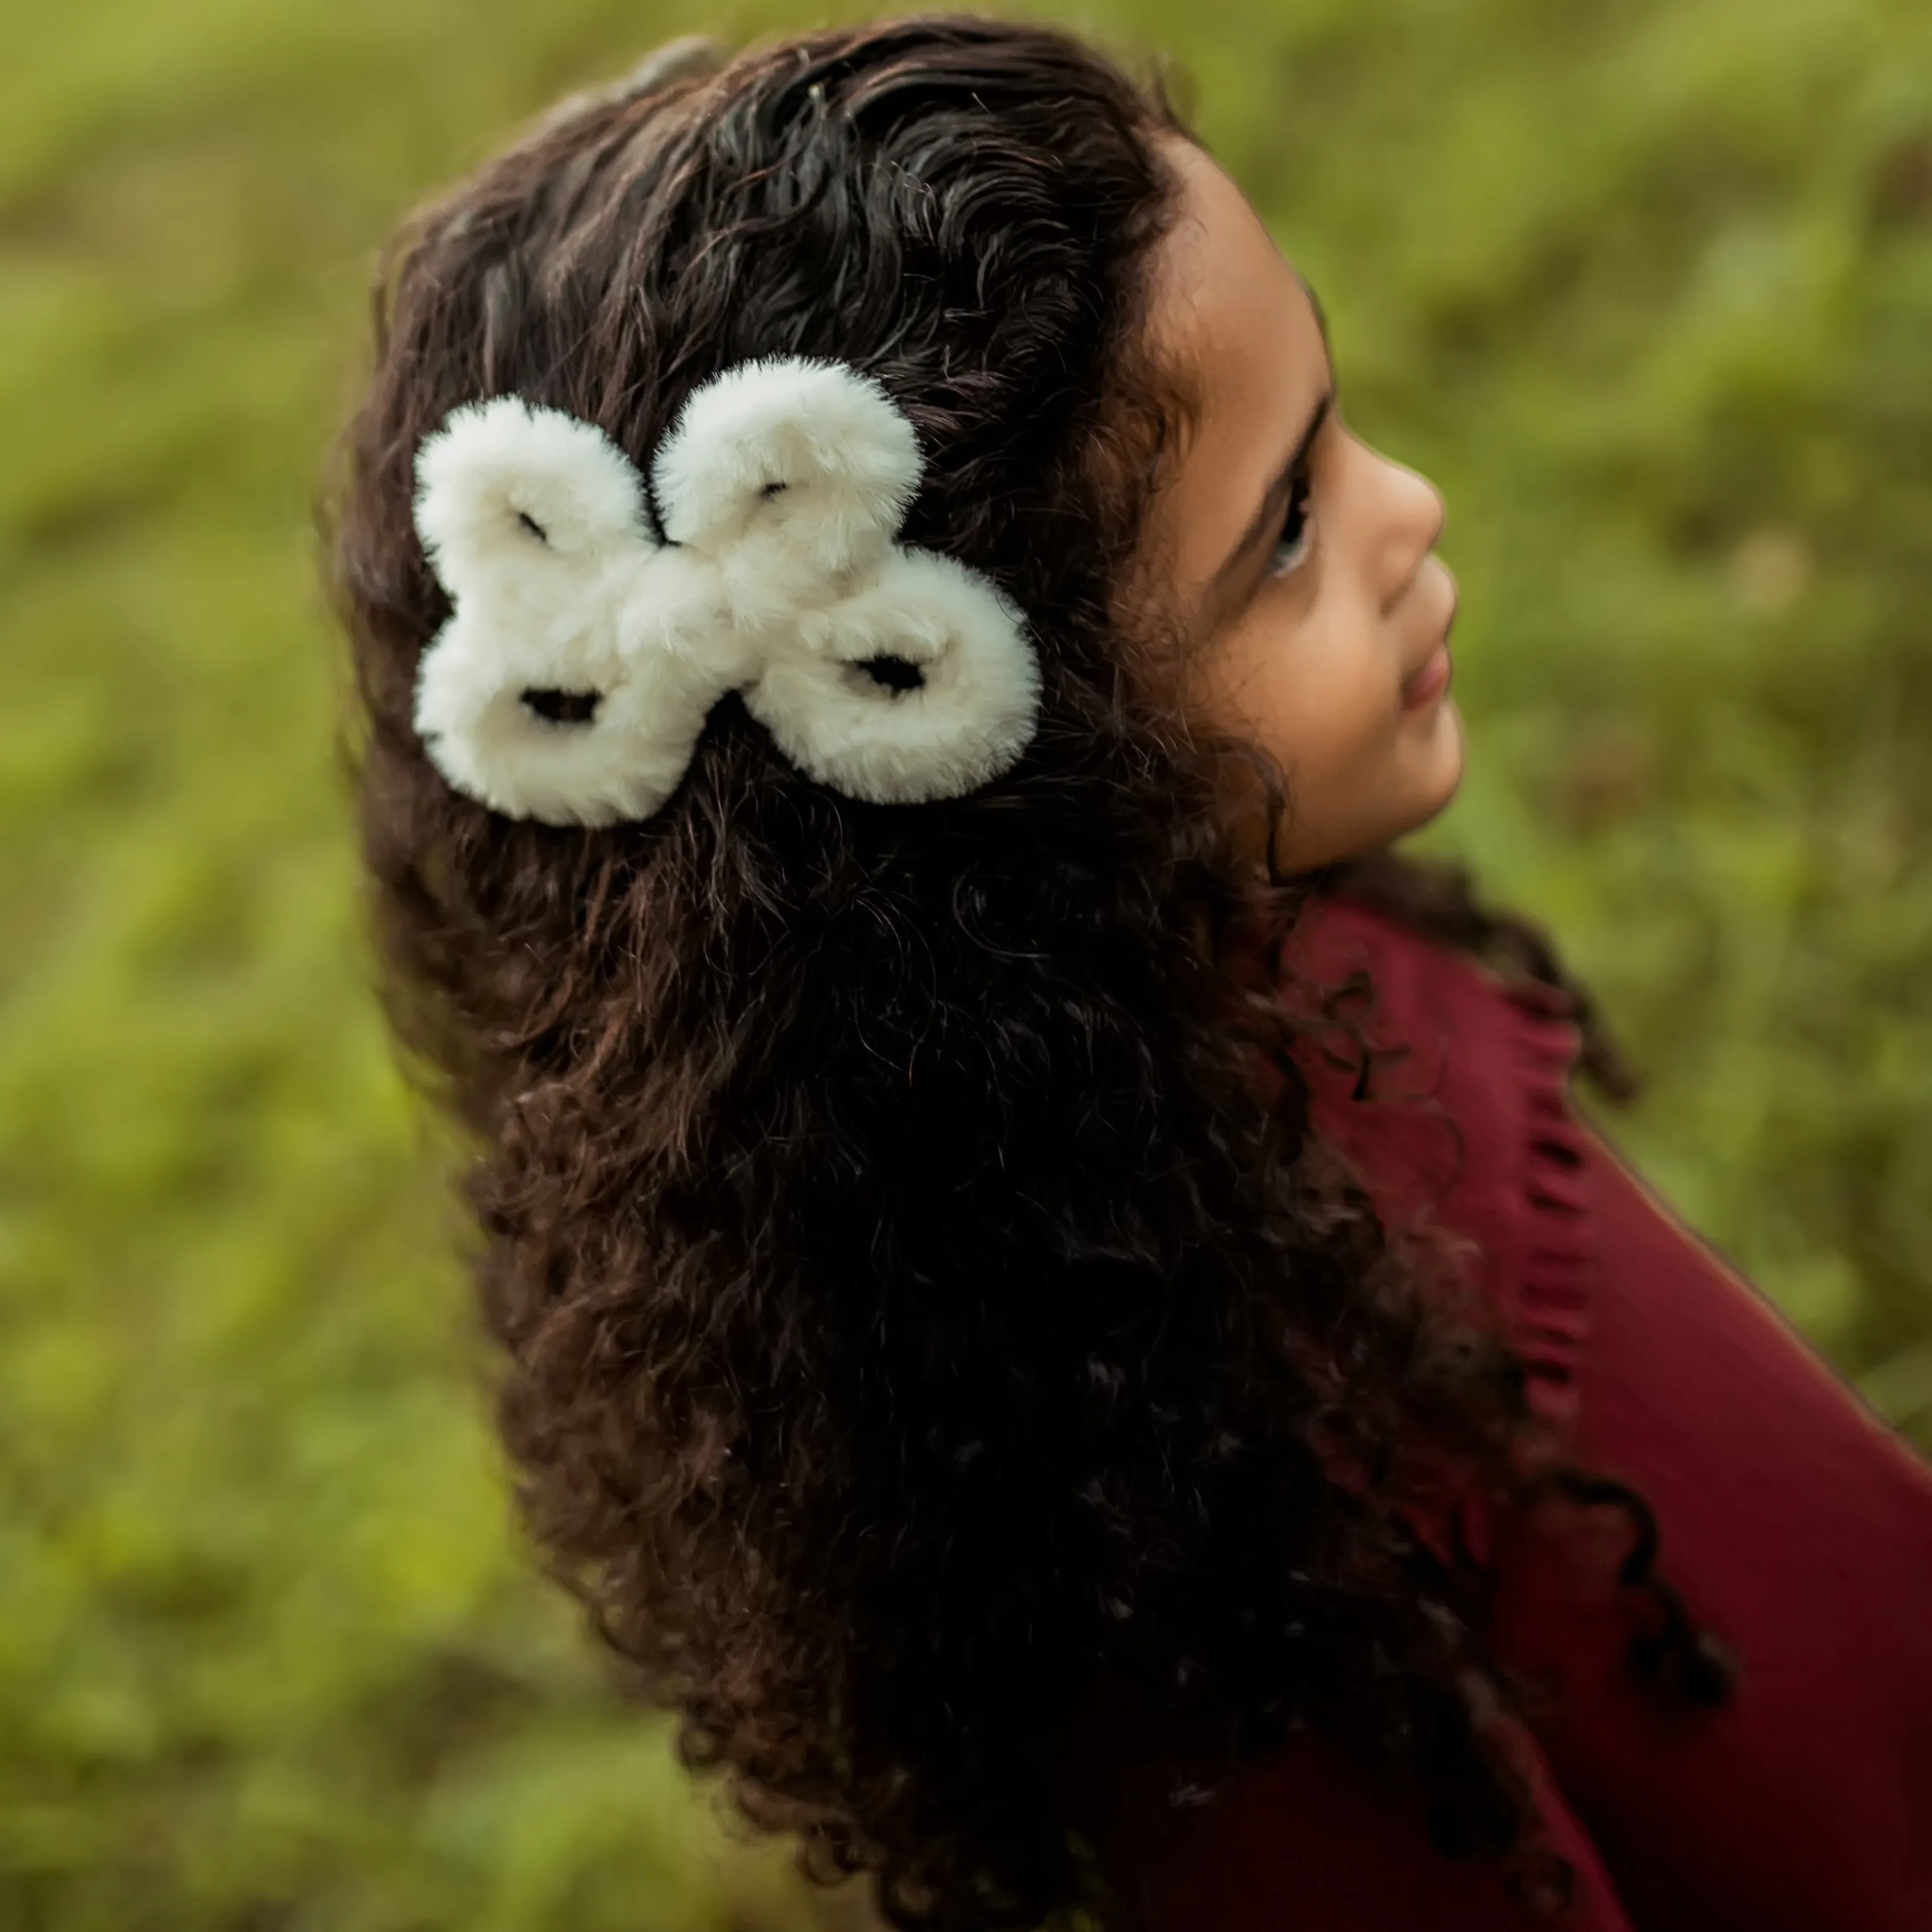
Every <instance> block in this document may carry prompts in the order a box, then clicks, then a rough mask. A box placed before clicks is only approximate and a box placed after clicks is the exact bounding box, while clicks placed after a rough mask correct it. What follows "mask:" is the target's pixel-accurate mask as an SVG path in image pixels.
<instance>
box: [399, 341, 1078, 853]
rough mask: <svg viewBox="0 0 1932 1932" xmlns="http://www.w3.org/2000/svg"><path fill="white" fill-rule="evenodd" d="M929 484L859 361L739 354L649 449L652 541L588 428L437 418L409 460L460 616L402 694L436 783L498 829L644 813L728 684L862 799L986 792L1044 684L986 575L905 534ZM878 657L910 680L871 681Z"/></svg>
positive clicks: (636, 496)
mask: <svg viewBox="0 0 1932 1932" xmlns="http://www.w3.org/2000/svg"><path fill="white" fill-rule="evenodd" d="M920 467H921V464H920V459H919V445H918V440H917V438H916V436H915V435H914V434H913V428H912V425H911V424H910V422H907V420H906V419H905V417H904V415H903V414H902V413H901V412H900V410H898V408H897V407H895V405H894V404H893V403H892V400H891V398H889V397H888V396H887V395H886V392H884V390H883V389H881V388H880V386H879V385H878V384H877V383H874V381H872V380H871V379H870V378H869V377H865V376H862V375H861V374H859V372H858V371H856V370H854V369H852V368H849V367H848V366H847V365H844V364H842V363H837V362H811V361H807V360H805V359H785V360H782V361H769V362H746V363H741V364H739V365H738V366H737V367H736V368H733V369H728V370H727V371H725V372H724V374H722V375H720V376H718V377H714V378H713V379H712V380H711V381H710V382H709V383H706V384H705V385H704V386H703V387H702V388H700V389H698V390H697V391H696V392H694V394H693V395H691V398H690V399H689V401H688V402H687V403H686V404H685V407H684V409H683V410H682V413H681V414H680V415H679V418H678V420H677V422H676V425H675V426H674V427H673V429H672V430H671V431H670V434H669V435H667V437H665V438H664V441H663V443H661V445H660V446H659V447H658V452H657V455H656V458H655V461H654V462H653V463H652V479H653V481H654V483H655V489H656V498H657V504H658V513H659V515H660V516H661V519H662V523H663V527H664V535H665V538H666V539H667V541H664V542H663V543H660V542H659V541H658V540H657V538H655V536H654V535H652V532H651V528H650V525H649V520H648V518H647V515H646V508H645V502H644V489H643V478H641V477H640V475H638V473H637V469H635V468H634V466H633V465H632V464H631V461H630V460H629V459H628V458H627V457H626V456H625V455H624V454H623V452H622V451H621V450H619V449H618V448H617V447H616V445H615V444H613V443H611V442H610V440H609V439H608V438H607V437H605V436H604V434H603V432H602V431H600V430H598V429H597V428H595V427H594V426H592V425H591V424H589V423H586V422H581V421H580V420H579V419H577V418H576V417H574V416H567V415H565V414H564V413H562V411H560V410H549V409H543V408H540V407H537V406H536V405H535V404H530V403H526V402H525V401H523V399H522V398H520V397H517V396H499V397H496V398H494V399H493V400H492V401H488V402H484V403H475V404H467V405H466V406H465V407H463V408H460V409H458V410H455V411H454V412H452V414H451V415H450V416H449V418H448V419H447V420H446V422H444V424H443V427H442V428H440V430H438V431H437V432H436V433H435V434H434V435H432V436H431V437H427V438H425V440H424V443H423V444H422V448H421V449H420V450H419V452H418V453H417V458H416V484H417V490H416V528H417V530H418V532H419V534H420V535H421V536H422V541H423V545H424V548H425V551H426V552H427V553H428V557H429V559H430V563H431V568H433V569H434V571H435V572H436V574H437V578H438V580H440V582H441V583H442V585H443V588H444V589H445V590H446V591H447V592H449V596H450V599H451V601H452V606H453V609H452V614H451V616H450V618H449V622H447V623H446V625H444V626H443V628H442V630H441V631H439V632H438V633H437V635H436V637H435V638H434V640H433V641H432V642H431V645H430V646H429V648H428V649H427V650H426V651H425V652H424V654H423V658H422V667H421V670H420V671H419V676H418V680H417V685H416V729H417V730H418V732H419V733H420V734H421V736H422V739H423V742H424V744H425V746H426V747H427V748H428V752H429V755H430V757H431V759H432V760H433V761H434V763H435V765H436V766H437V769H438V770H439V771H440V772H442V774H443V776H444V778H446V779H447V780H448V781H449V783H450V784H451V785H452V786H453V787H455V789H456V790H458V791H460V792H463V793H466V795H467V796H470V797H472V798H475V799H478V800H479V801H481V802H482V803H483V804H484V805H488V806H489V807H490V808H491V809H492V810H493V811H499V812H501V813H502V814H505V816H506V817H511V818H534V819H538V820H542V821H544V823H547V824H552V825H588V826H602V825H610V824H615V823H619V821H622V820H631V819H642V818H648V817H650V816H651V814H652V813H654V812H655V811H657V810H658V808H659V807H660V806H661V805H663V803H664V801H665V800H666V799H667V798H668V797H669V796H670V794H671V793H672V792H673V790H676V787H677V784H678V782H679V780H680V779H681V778H682V777H683V775H684V773H685V769H686V768H687V766H688V765H689V763H690V762H691V754H692V752H693V751H694V749H695V748H696V746H697V738H698V734H699V733H700V731H701V730H703V724H704V720H705V718H706V715H708V714H709V712H710V709H711V707H712V706H713V705H714V704H715V703H717V701H718V699H719V698H720V697H723V696H724V694H725V693H726V692H727V691H734V690H735V691H742V694H743V695H744V700H745V706H746V708H747V709H748V710H749V711H750V712H751V715H753V716H754V718H757V720H758V721H759V722H760V724H763V726H764V727H765V728H766V730H768V731H769V732H770V733H771V734H772V739H773V740H774V742H775V743H776V744H777V745H778V748H780V750H781V751H783V752H784V754H785V755H786V756H787V757H788V758H790V760H792V761H793V763H795V764H796V765H797V766H799V767H800V769H802V770H804V771H805V772H808V774H809V775H811V777H813V778H816V779H817V780H818V781H820V783H821V784H826V785H829V786H830V787H832V789H834V790H837V791H840V792H843V793H846V794H847V795H848V796H851V797H853V798H859V799H867V800H869V801H871V802H874V803H877V804H910V803H915V802H919V801H922V800H926V799H941V798H956V797H958V796H960V795H961V794H962V793H965V792H968V791H971V790H974V789H975V788H976V787H978V786H980V785H982V784H986V782H988V781H989V780H990V779H992V778H996V777H998V775H1000V773H1001V772H1004V771H1005V770H1007V769H1008V768H1009V767H1010V766H1011V765H1012V764H1013V762H1014V760H1016V759H1017V758H1018V757H1019V755H1020V754H1021V752H1022V751H1024V750H1025V748H1026V746H1027V745H1028V742H1030V741H1031V739H1032V736H1033V734H1034V727H1035V724H1036V721H1037V715H1038V710H1039V700H1040V670H1039V666H1038V664H1037V661H1036V659H1035V658H1034V652H1033V649H1032V646H1031V644H1030V643H1028V640H1027V637H1026V631H1025V624H1024V622H1023V621H1022V618H1021V616H1020V613H1019V612H1018V611H1017V610H1015V609H1014V607H1013V605H1012V604H1010V602H1009V601H1007V599H1006V598H1004V597H1003V596H1002V595H1001V594H1000V592H999V591H998V589H995V586H993V584H992V583H991V582H989V580H987V578H986V577H984V576H983V575H981V574H980V573H979V572H978V571H974V570H972V569H970V568H968V567H967V566H966V565H964V564H962V563H959V562H956V560H955V559H953V558H951V557H947V556H938V555H936V554H935V553H932V552H931V551H928V550H916V549H913V548H910V547H906V546H904V545H901V544H899V543H898V541H897V537H898V529H899V526H900V523H901V521H902V520H903V519H904V515H905V512H906V510H907V506H908V505H910V502H911V501H912V498H913V492H914V491H915V490H916V488H917V487H918V484H919V472H920ZM880 657H884V658H898V659H901V660H903V661H905V662H906V663H908V664H912V665H914V666H916V667H917V670H918V672H919V675H920V676H921V678H922V682H921V683H919V685H916V686H913V687H912V688H904V689H895V688H892V686H891V685H889V684H886V683H884V682H880V681H879V680H877V679H874V677H873V676H871V674H870V673H868V672H867V671H866V670H863V669H862V668H861V666H862V664H863V663H864V661H865V660H866V659H868V658H880ZM547 693H563V694H568V695H570V696H573V697H576V698H577V699H579V700H584V701H586V708H589V704H590V703H594V709H592V710H591V715H589V717H587V718H583V719H582V720H580V721H571V720H559V719H553V718H549V717H546V716H544V715H542V712H541V711H540V710H538V709H536V708H535V706H533V704H532V702H531V701H530V700H531V697H532V695H533V694H535V696H536V698H537V702H538V703H544V701H545V700H544V697H542V695H541V694H547ZM552 708H553V709H554V708H555V707H554V706H552Z"/></svg>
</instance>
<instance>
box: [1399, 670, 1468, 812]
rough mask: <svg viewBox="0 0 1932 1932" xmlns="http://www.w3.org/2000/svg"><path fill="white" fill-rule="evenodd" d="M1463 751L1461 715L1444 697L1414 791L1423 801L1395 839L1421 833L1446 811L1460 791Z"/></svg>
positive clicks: (1452, 700)
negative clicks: (1407, 834)
mask: <svg viewBox="0 0 1932 1932" xmlns="http://www.w3.org/2000/svg"><path fill="white" fill-rule="evenodd" d="M1465 749H1466V748H1465V741H1464V738H1463V714H1462V712H1460V711H1459V710H1457V708H1456V700H1454V698H1453V697H1448V696H1446V695H1445V697H1444V698H1443V700H1442V706H1441V709H1440V710H1439V712H1438V713H1437V715H1436V729H1435V730H1434V731H1433V732H1432V733H1430V745H1429V749H1428V751H1427V753H1426V754H1424V770H1423V775H1422V778H1421V782H1420V783H1419V784H1418V787H1417V790H1418V793H1419V794H1420V796H1421V801H1422V802H1421V805H1419V806H1418V809H1417V811H1416V814H1415V817H1412V818H1411V819H1409V821H1408V822H1407V823H1406V824H1404V825H1403V827H1402V828H1401V832H1397V837H1398V838H1399V837H1400V836H1401V835H1402V832H1418V831H1420V830H1421V829H1422V827H1423V826H1425V825H1427V823H1429V822H1430V820H1431V819H1433V818H1436V817H1439V816H1440V815H1441V814H1442V813H1443V812H1445V811H1447V810H1448V808H1449V804H1450V801H1451V799H1454V797H1455V796H1456V794H1457V792H1458V791H1460V790H1461V789H1462V785H1463V763H1464V757H1465Z"/></svg>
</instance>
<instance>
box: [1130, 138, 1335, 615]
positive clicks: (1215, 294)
mask: <svg viewBox="0 0 1932 1932" xmlns="http://www.w3.org/2000/svg"><path fill="white" fill-rule="evenodd" d="M1166 157H1167V158H1168V160H1170V161H1171V162H1172V164H1173V166H1174V168H1175V172H1176V173H1177V175H1178V177H1179V180H1180V202H1179V209H1178V219H1177V220H1175V222H1174V223H1173V224H1172V226H1171V227H1170V228H1169V230H1168V232H1167V233H1166V236H1164V237H1163V239H1162V242H1161V243H1160V247H1159V248H1158V250H1157V254H1156V259H1155V261H1154V275H1153V281H1152V284H1151V307H1150V313H1149V316H1148V329H1149V332H1150V334H1151V336H1152V338H1153V341H1154V346H1155V348H1156V350H1157V353H1158V354H1159V356H1160V359H1161V362H1162V363H1163V366H1164V367H1165V368H1167V369H1168V370H1169V371H1172V374H1174V375H1175V377H1178V379H1179V380H1180V383H1181V387H1182V389H1184V392H1185V393H1186V394H1187V395H1189V396H1190V398H1191V400H1192V401H1193V406H1194V407H1193V422H1192V424H1191V425H1190V430H1189V433H1188V434H1187V436H1186V437H1185V439H1184V442H1183V443H1182V445H1181V449H1180V451H1179V454H1178V458H1177V460H1176V462H1175V468H1174V473H1173V478H1172V483H1171V484H1170V486H1169V490H1168V491H1167V493H1166V505H1165V508H1166V512H1167V514H1166V517H1164V518H1163V521H1164V522H1165V523H1166V526H1167V528H1166V538H1167V542H1166V550H1167V553H1168V559H1169V565H1170V567H1175V568H1178V571H1179V574H1180V576H1181V579H1182V580H1183V583H1184V584H1187V583H1193V584H1199V583H1202V582H1205V578H1206V577H1207V575H1208V574H1210V573H1211V571H1213V569H1214V567H1215V566H1216V565H1217V564H1219V562H1220V561H1221V559H1222V557H1223V556H1224V555H1225V553H1226V549H1227V547H1228V546H1229V545H1230V544H1232V543H1234V542H1235V541H1236V539H1237V538H1238V537H1239V535H1241V531H1242V529H1244V527H1245V526H1246V525H1247V522H1248V520H1249V519H1250V517H1252V516H1253V514H1254V511H1255V506H1256V504H1257V503H1259V502H1260V500H1261V499H1262V496H1264V495H1265V493H1266V492H1267V490H1268V486H1269V485H1270V484H1271V483H1273V482H1274V480H1275V478H1276V477H1277V475H1279V474H1280V470H1281V467H1282V465H1283V463H1284V462H1285V461H1286V460H1287V458H1288V455H1289V452H1291V451H1292V449H1293V448H1294V446H1295V440H1296V439H1297V438H1298V437H1299V436H1300V434H1301V431H1302V429H1303V428H1304V426H1305V425H1306V424H1307V420H1308V418H1309V416H1310V413H1311V412H1312V411H1313V410H1314V408H1315V407H1316V404H1318V403H1319V401H1321V399H1322V396H1323V395H1324V394H1325V392H1326V391H1327V389H1328V386H1329V380H1330V372H1329V367H1328V347H1327V345H1326V344H1325V342H1324V341H1323V339H1322V323H1321V320H1320V318H1319V317H1318V315H1317V314H1316V309H1315V305H1314V304H1313V302H1311V301H1310V299H1309V294H1308V291H1307V289H1306V287H1304V285H1303V284H1302V281H1301V278H1300V277H1299V276H1298V275H1296V273H1295V271H1294V269H1292V268H1291V267H1290V266H1289V263H1288V262H1287V260H1286V259H1285V258H1284V257H1283V254H1282V253H1281V251H1280V249H1278V248H1277V247H1276V246H1275V245H1274V239H1273V238H1272V237H1271V236H1270V235H1269V233H1268V229H1266V228H1265V226H1263V225H1262V220H1261V217H1259V215H1257V214H1256V212H1255V211H1254V210H1253V208H1252V207H1250V205H1249V203H1248V201H1247V197H1246V196H1244V194H1243V193H1241V190H1240V189H1239V188H1238V187H1236V186H1235V184H1234V182H1233V181H1232V180H1230V179H1229V177H1228V175H1227V174H1226V172H1224V171H1223V169H1222V168H1221V167H1220V166H1219V165H1218V164H1217V163H1216V162H1214V160H1211V158H1210V157H1208V155H1206V154H1204V153H1202V151H1201V150H1200V149H1199V148H1196V147H1195V146H1194V145H1193V143H1192V142H1184V141H1180V140H1178V139H1177V140H1174V141H1172V142H1170V143H1169V146H1168V148H1167V151H1166Z"/></svg>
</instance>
